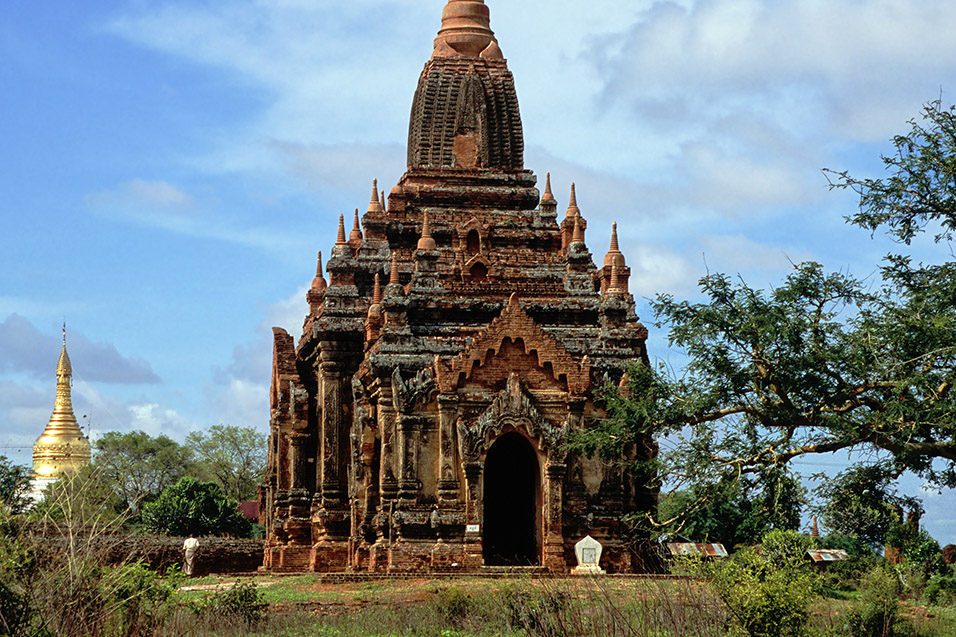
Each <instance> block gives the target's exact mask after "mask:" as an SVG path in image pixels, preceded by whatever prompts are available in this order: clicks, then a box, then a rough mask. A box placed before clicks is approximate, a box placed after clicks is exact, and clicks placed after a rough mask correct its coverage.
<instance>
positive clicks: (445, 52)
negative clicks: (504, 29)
mask: <svg viewBox="0 0 956 637" xmlns="http://www.w3.org/2000/svg"><path fill="white" fill-rule="evenodd" d="M432 55H433V57H459V56H460V57H471V58H476V57H485V58H488V57H490V58H496V59H500V58H501V50H500V49H499V48H498V43H497V41H496V40H495V34H494V32H493V31H492V30H491V12H490V11H489V10H488V7H487V6H485V3H484V2H483V1H482V0H448V4H446V5H445V9H444V11H442V18H441V30H440V31H439V32H438V37H437V38H435V52H434V53H433V54H432Z"/></svg>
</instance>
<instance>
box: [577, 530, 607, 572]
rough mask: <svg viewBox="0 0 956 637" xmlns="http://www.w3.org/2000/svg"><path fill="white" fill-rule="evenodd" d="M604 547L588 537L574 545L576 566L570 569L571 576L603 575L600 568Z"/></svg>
mask: <svg viewBox="0 0 956 637" xmlns="http://www.w3.org/2000/svg"><path fill="white" fill-rule="evenodd" d="M603 550H604V547H603V546H601V543H600V542H598V541H597V540H595V539H594V538H593V537H591V536H590V535H589V536H587V537H586V538H584V539H583V540H581V541H580V542H578V543H577V544H575V545H574V555H575V557H577V558H578V565H577V566H575V567H574V568H573V569H571V574H572V575H604V573H605V571H604V569H603V568H601V566H600V564H601V552H602V551H603Z"/></svg>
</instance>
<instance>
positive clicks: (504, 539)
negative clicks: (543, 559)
mask: <svg viewBox="0 0 956 637" xmlns="http://www.w3.org/2000/svg"><path fill="white" fill-rule="evenodd" d="M540 487H541V473H540V469H539V467H538V457H537V455H536V454H535V451H534V447H532V446H531V443H530V442H528V440H527V439H526V438H525V437H524V436H522V435H521V434H518V433H514V432H512V433H508V434H505V435H504V436H502V437H501V438H499V439H498V440H497V441H495V443H494V444H493V445H492V446H491V449H489V450H488V457H487V459H486V460H485V472H484V494H483V502H484V526H485V528H484V532H483V534H482V539H483V544H484V546H483V550H484V558H485V565H487V566H530V565H537V564H539V563H540V558H539V555H540V551H539V541H538V538H539V536H540V514H541V488H540Z"/></svg>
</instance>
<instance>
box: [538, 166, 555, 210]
mask: <svg viewBox="0 0 956 637" xmlns="http://www.w3.org/2000/svg"><path fill="white" fill-rule="evenodd" d="M544 184H545V185H544V194H543V195H541V201H542V202H548V203H552V202H553V201H554V193H553V192H551V173H548V175H547V177H545V182H544Z"/></svg>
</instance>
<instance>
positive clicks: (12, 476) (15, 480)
mask: <svg viewBox="0 0 956 637" xmlns="http://www.w3.org/2000/svg"><path fill="white" fill-rule="evenodd" d="M30 481H31V478H30V469H29V468H28V467H25V466H23V465H19V464H13V463H12V462H11V461H10V460H9V459H8V458H7V457H6V456H0V504H2V505H3V506H4V507H6V508H7V509H8V510H9V511H10V513H13V514H14V515H16V514H19V513H23V512H24V511H25V510H26V509H27V507H28V506H30V499H29V498H28V497H27V494H28V493H29V492H30Z"/></svg>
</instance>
